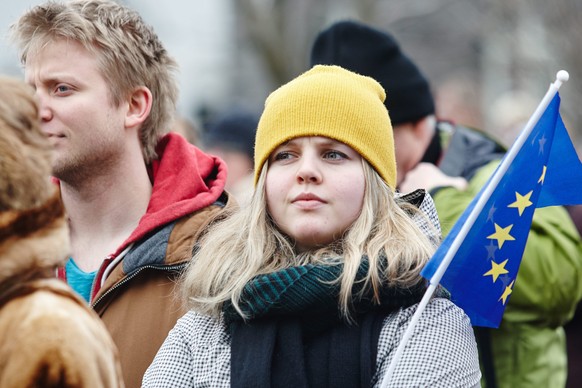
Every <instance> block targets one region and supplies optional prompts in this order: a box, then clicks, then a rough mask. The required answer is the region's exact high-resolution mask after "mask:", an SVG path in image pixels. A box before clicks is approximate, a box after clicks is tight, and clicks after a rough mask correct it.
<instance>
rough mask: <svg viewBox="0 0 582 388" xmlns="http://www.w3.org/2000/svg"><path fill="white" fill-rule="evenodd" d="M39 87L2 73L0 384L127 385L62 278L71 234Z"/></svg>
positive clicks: (102, 336)
mask: <svg viewBox="0 0 582 388" xmlns="http://www.w3.org/2000/svg"><path fill="white" fill-rule="evenodd" d="M52 157H53V153H52V150H51V145H50V144H49V141H48V138H47V137H46V135H45V134H44V133H42V132H41V129H40V120H39V110H38V106H37V104H36V101H35V99H34V90H32V88H30V87H29V86H27V85H26V84H24V83H23V82H22V81H19V80H15V79H11V78H5V77H0V360H2V361H1V362H0V387H4V388H17V387H95V388H100V387H108V388H114V387H123V380H122V375H121V369H120V365H119V358H118V354H117V349H116V348H115V345H114V344H113V341H112V339H111V337H110V336H109V333H108V332H107V329H106V328H105V325H104V324H103V322H101V320H100V319H99V317H98V316H97V314H95V312H94V311H92V310H91V309H90V308H89V307H88V306H87V305H86V303H85V302H84V301H83V300H82V299H81V298H80V297H79V296H78V295H77V293H75V292H74V291H73V290H72V289H70V287H68V286H67V285H66V284H65V283H63V282H62V281H60V280H58V279H56V278H55V272H56V269H57V267H58V266H62V265H63V264H64V263H65V260H66V259H67V255H68V254H69V249H70V245H69V231H68V228H67V220H66V218H65V210H64V208H63V204H62V202H61V198H60V195H59V190H58V187H57V186H56V185H55V184H54V183H52V182H51V180H50V172H51V162H52Z"/></svg>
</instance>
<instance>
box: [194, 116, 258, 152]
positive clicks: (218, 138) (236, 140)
mask: <svg viewBox="0 0 582 388" xmlns="http://www.w3.org/2000/svg"><path fill="white" fill-rule="evenodd" d="M258 123H259V116H258V115H255V114H253V113H251V112H247V111H245V110H242V109H234V110H232V111H229V112H228V113H225V114H223V115H221V116H220V117H218V118H217V119H216V120H214V121H212V122H211V123H210V125H209V126H208V129H207V131H206V132H205V133H204V135H203V138H202V142H203V144H204V146H205V147H206V148H212V147H224V148H228V149H230V150H234V151H240V152H243V153H245V154H246V155H248V157H249V158H250V159H251V160H253V156H254V144H255V133H256V131H257V125H258Z"/></svg>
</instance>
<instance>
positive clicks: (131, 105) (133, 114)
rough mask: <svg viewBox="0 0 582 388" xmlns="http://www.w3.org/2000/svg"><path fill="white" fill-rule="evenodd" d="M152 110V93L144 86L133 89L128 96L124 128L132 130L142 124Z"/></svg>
mask: <svg viewBox="0 0 582 388" xmlns="http://www.w3.org/2000/svg"><path fill="white" fill-rule="evenodd" d="M151 109H152V92H151V91H150V90H149V89H148V88H146V87H145V86H140V87H139V88H137V89H135V90H134V91H133V93H132V94H131V95H130V96H129V100H128V109H127V113H126V115H125V127H126V128H132V127H135V126H137V125H140V124H141V123H143V122H144V121H145V120H146V119H147V118H148V116H149V115H150V111H151Z"/></svg>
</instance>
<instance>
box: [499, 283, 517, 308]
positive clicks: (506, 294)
mask: <svg viewBox="0 0 582 388" xmlns="http://www.w3.org/2000/svg"><path fill="white" fill-rule="evenodd" d="M513 283H515V280H514V281H512V282H511V284H510V285H509V286H507V287H505V290H504V291H503V294H502V295H501V298H499V300H503V302H502V303H503V305H505V303H506V302H507V298H508V297H509V295H511V293H512V292H513V290H512V288H513Z"/></svg>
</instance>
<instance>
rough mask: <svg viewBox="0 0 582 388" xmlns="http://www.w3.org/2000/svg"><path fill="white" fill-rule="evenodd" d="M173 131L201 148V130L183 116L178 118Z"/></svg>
mask: <svg viewBox="0 0 582 388" xmlns="http://www.w3.org/2000/svg"><path fill="white" fill-rule="evenodd" d="M172 131H174V132H177V133H179V134H180V135H182V136H183V137H184V138H185V139H186V140H188V142H189V143H190V144H193V145H195V146H200V142H201V141H200V130H199V129H198V128H197V127H196V125H194V123H193V122H192V120H190V119H188V118H186V117H183V116H178V117H176V120H175V121H174V125H173V126H172Z"/></svg>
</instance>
